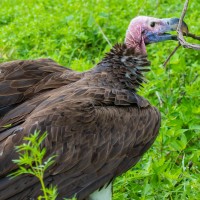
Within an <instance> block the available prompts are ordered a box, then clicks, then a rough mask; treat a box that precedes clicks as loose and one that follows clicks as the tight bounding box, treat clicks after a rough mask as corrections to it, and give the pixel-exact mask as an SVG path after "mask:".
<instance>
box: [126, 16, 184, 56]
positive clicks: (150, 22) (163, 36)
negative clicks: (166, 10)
mask: <svg viewBox="0 0 200 200" xmlns="http://www.w3.org/2000/svg"><path fill="white" fill-rule="evenodd" d="M178 23H179V19H178V18H165V19H157V18H154V17H147V16H138V17H136V18H134V19H132V21H131V22H130V24H129V27H128V29H127V32H126V38H125V43H126V45H127V46H128V47H132V48H134V49H135V53H138V54H143V55H146V54H147V52H146V44H150V43H155V42H160V41H166V40H177V37H176V36H173V35H170V34H167V33H166V32H167V31H173V30H176V29H177V26H178ZM182 29H184V30H185V29H187V25H186V24H185V23H184V22H183V24H182Z"/></svg>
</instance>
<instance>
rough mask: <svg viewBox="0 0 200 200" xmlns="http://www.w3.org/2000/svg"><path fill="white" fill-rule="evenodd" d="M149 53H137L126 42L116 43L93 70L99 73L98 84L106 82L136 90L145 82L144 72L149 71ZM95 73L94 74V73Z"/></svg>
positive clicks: (110, 84) (112, 85) (119, 87)
mask: <svg viewBox="0 0 200 200" xmlns="http://www.w3.org/2000/svg"><path fill="white" fill-rule="evenodd" d="M149 65H150V62H149V61H148V60H147V55H139V54H137V53H135V51H134V49H133V48H128V47H127V46H126V45H125V44H122V45H120V44H117V45H115V46H114V47H113V48H112V49H111V51H110V52H109V53H107V55H106V56H105V58H104V59H103V60H102V61H101V62H100V63H99V64H97V66H96V67H95V68H94V69H93V72H94V73H95V74H97V77H98V79H102V80H101V81H98V83H99V84H98V85H100V84H104V85H105V84H106V86H110V87H111V88H112V87H114V88H116V89H117V88H118V89H129V90H132V91H136V90H137V88H138V87H139V86H140V85H141V84H142V83H143V82H144V76H143V72H146V71H149V68H147V67H146V66H149ZM93 75H94V74H93Z"/></svg>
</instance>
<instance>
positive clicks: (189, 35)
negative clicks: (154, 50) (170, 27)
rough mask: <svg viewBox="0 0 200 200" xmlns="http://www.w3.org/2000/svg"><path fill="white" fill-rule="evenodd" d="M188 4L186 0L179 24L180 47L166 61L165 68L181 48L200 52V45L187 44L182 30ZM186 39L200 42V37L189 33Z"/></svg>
mask: <svg viewBox="0 0 200 200" xmlns="http://www.w3.org/2000/svg"><path fill="white" fill-rule="evenodd" d="M188 3H189V0H186V1H185V4H184V7H183V11H182V13H181V17H180V20H179V24H178V27H177V34H178V36H177V37H178V41H179V43H178V45H177V46H176V47H175V48H174V50H173V51H172V53H171V54H170V55H169V56H168V58H167V59H166V61H165V62H164V64H163V66H164V67H166V65H167V63H168V62H169V60H170V58H171V57H172V56H173V55H174V54H175V52H176V51H177V50H178V48H179V47H180V46H183V47H184V48H190V49H195V50H200V45H199V44H192V43H189V42H186V41H185V39H184V36H183V35H184V34H183V32H182V30H181V26H182V23H183V19H184V17H185V14H186V12H187V8H188ZM185 36H186V37H191V38H193V39H195V40H199V41H200V36H197V35H195V34H193V33H190V32H188V33H187V35H185Z"/></svg>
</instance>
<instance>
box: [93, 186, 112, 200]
mask: <svg viewBox="0 0 200 200" xmlns="http://www.w3.org/2000/svg"><path fill="white" fill-rule="evenodd" d="M106 186H107V184H105V186H104V187H103V188H102V189H101V190H96V191H95V192H93V193H92V194H91V195H90V196H89V200H112V183H110V184H109V185H108V186H107V187H106Z"/></svg>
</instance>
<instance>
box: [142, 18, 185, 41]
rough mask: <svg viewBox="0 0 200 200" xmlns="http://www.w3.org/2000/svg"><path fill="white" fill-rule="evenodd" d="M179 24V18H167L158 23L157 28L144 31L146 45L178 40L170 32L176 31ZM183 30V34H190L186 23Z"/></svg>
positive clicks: (182, 27) (183, 24)
mask: <svg viewBox="0 0 200 200" xmlns="http://www.w3.org/2000/svg"><path fill="white" fill-rule="evenodd" d="M178 24H179V19H178V18H165V19H160V20H159V23H158V22H157V24H156V26H157V28H155V29H152V30H146V31H144V41H145V44H150V43H156V42H162V41H166V40H177V36H176V35H171V34H169V33H168V32H170V31H176V29H177V27H178ZM181 30H182V32H183V34H185V35H187V34H188V26H187V24H186V23H185V22H183V23H182V26H181Z"/></svg>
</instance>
